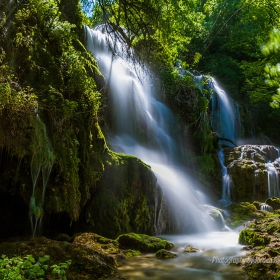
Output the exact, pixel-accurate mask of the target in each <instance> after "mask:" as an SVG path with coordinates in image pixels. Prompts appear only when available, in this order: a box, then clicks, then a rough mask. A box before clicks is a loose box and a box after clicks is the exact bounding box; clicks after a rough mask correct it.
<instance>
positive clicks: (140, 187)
mask: <svg viewBox="0 0 280 280" xmlns="http://www.w3.org/2000/svg"><path fill="white" fill-rule="evenodd" d="M103 162H104V172H103V175H102V177H101V179H100V181H99V182H98V183H97V185H96V191H95V193H94V196H92V199H91V200H90V202H89V203H88V204H87V206H86V210H85V221H84V231H87V232H90V231H91V232H96V233H98V234H100V235H102V236H107V237H110V238H116V237H117V236H119V235H120V234H122V233H125V232H138V233H145V234H150V235H154V234H155V228H154V222H155V212H156V209H155V205H156V203H155V201H156V191H157V184H156V178H155V176H154V174H153V172H152V170H151V168H150V167H149V166H148V165H146V164H145V163H143V162H142V161H141V160H140V159H138V158H136V157H134V156H130V155H124V154H117V153H113V152H111V151H110V152H109V153H107V154H104V157H103ZM160 204H161V203H160V202H159V203H158V205H159V206H158V207H160Z"/></svg>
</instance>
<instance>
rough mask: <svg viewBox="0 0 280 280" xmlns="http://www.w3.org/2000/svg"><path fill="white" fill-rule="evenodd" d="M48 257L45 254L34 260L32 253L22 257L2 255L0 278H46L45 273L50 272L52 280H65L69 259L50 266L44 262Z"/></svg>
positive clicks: (16, 279) (42, 279) (23, 279)
mask: <svg viewBox="0 0 280 280" xmlns="http://www.w3.org/2000/svg"><path fill="white" fill-rule="evenodd" d="M49 259H50V256H48V255H45V256H44V257H41V258H39V259H38V261H36V260H35V259H34V258H33V257H32V255H27V256H26V257H24V258H21V257H13V258H8V257H7V256H6V255H2V258H1V259H0V279H2V280H6V279H7V280H8V279H13V280H25V279H38V280H44V279H46V278H45V277H44V275H45V274H46V273H50V274H52V277H51V279H52V280H65V279H66V276H65V274H66V270H67V269H68V267H69V266H70V264H71V260H68V261H66V262H63V263H60V264H54V265H52V266H51V267H50V269H49V266H48V265H46V264H45V263H46V262H47V261H48V260H49Z"/></svg>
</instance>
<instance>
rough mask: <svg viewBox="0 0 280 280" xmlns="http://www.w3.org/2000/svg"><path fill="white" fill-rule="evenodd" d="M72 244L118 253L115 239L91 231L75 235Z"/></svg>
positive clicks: (108, 252)
mask: <svg viewBox="0 0 280 280" xmlns="http://www.w3.org/2000/svg"><path fill="white" fill-rule="evenodd" d="M73 244H77V245H81V246H85V247H87V248H89V249H93V250H96V251H101V252H106V253H107V254H118V253H119V252H120V250H119V243H118V242H117V241H116V240H113V239H109V238H106V237H103V236H101V235H98V234H96V233H91V232H90V233H88V232H85V233H82V234H80V235H78V236H76V237H75V238H74V240H73Z"/></svg>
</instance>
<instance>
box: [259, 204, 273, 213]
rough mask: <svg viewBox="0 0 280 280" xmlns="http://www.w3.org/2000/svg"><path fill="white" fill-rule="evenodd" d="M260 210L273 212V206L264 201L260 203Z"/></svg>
mask: <svg viewBox="0 0 280 280" xmlns="http://www.w3.org/2000/svg"><path fill="white" fill-rule="evenodd" d="M260 210H261V211H265V212H273V208H272V207H271V206H270V205H268V204H265V203H262V204H261V207H260Z"/></svg>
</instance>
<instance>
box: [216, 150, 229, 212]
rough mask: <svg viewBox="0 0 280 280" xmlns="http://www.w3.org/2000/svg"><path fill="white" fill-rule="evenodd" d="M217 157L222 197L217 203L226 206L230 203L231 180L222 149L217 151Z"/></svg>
mask: <svg viewBox="0 0 280 280" xmlns="http://www.w3.org/2000/svg"><path fill="white" fill-rule="evenodd" d="M218 157H219V161H220V164H221V167H222V198H221V199H220V200H219V205H220V206H221V207H228V206H229V205H231V186H232V180H231V178H230V176H229V174H228V170H227V168H226V166H225V156H224V150H223V149H221V150H220V151H219V154H218Z"/></svg>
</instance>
